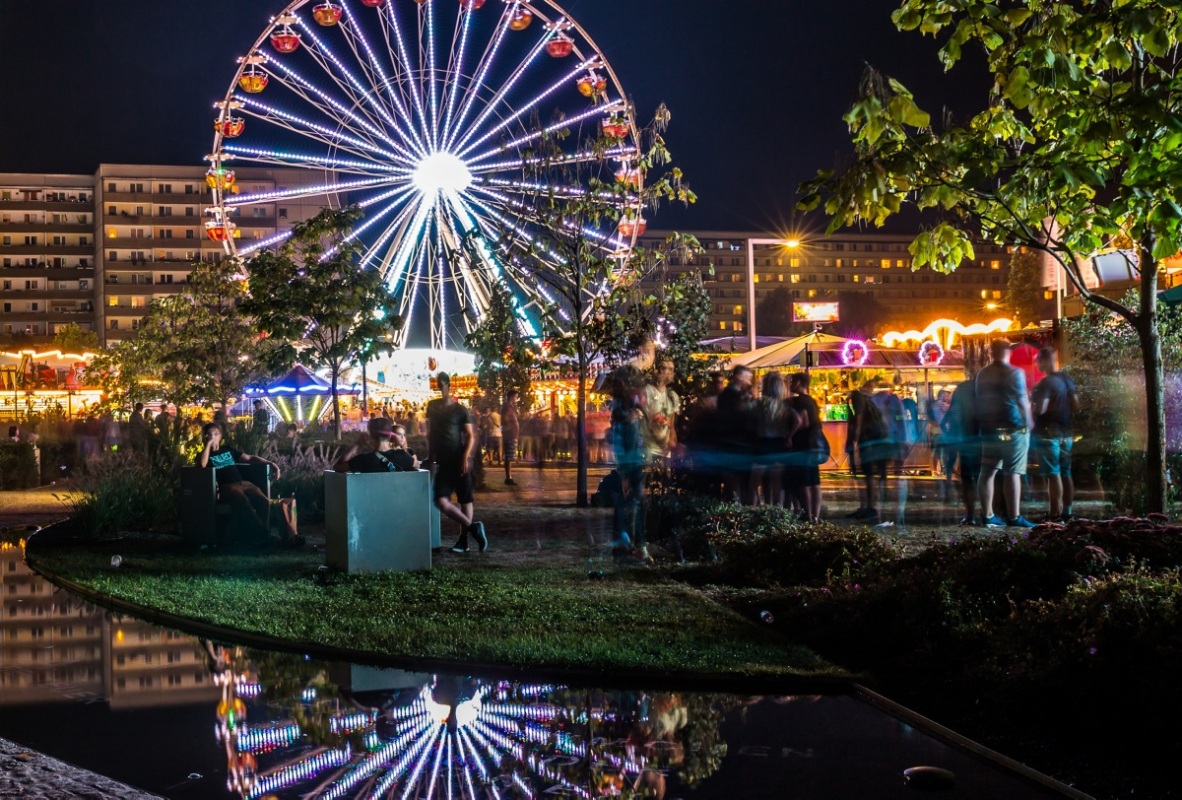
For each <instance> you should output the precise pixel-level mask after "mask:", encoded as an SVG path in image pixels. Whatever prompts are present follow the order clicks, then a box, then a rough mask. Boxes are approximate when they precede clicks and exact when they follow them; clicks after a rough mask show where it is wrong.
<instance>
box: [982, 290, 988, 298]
mask: <svg viewBox="0 0 1182 800" xmlns="http://www.w3.org/2000/svg"><path fill="white" fill-rule="evenodd" d="M988 296H989V290H988V289H982V290H981V299H982V300H984V299H985V298H986V297H988Z"/></svg>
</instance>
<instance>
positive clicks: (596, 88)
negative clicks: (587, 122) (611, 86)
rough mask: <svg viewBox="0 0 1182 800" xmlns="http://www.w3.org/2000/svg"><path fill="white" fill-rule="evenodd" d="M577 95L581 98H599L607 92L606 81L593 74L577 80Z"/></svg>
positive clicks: (590, 73)
mask: <svg viewBox="0 0 1182 800" xmlns="http://www.w3.org/2000/svg"><path fill="white" fill-rule="evenodd" d="M578 86H579V94H581V95H583V97H599V96H600V95H601V94H603V93H604V92H605V91H606V90H607V79H606V78H604V77H603V76H601V75H597V74H595V73H594V72H589V73H587V74H586V75H584V76H583V77H581V78H579V84H578Z"/></svg>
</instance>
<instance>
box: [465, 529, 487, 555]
mask: <svg viewBox="0 0 1182 800" xmlns="http://www.w3.org/2000/svg"><path fill="white" fill-rule="evenodd" d="M468 533H470V534H471V535H472V538H473V539H475V540H476V546H477V547H479V548H480V552H482V553H483V552H484V551H485V550H487V549H488V534H487V533H485V532H484V523H483V522H473V523H472V527H470V528H469V529H468Z"/></svg>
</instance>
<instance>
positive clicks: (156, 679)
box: [0, 542, 1078, 800]
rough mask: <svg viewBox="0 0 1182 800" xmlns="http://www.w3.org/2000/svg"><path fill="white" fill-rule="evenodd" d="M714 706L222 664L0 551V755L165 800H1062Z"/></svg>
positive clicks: (803, 718)
mask: <svg viewBox="0 0 1182 800" xmlns="http://www.w3.org/2000/svg"><path fill="white" fill-rule="evenodd" d="M607 682H609V683H613V684H616V685H618V681H614V680H613V681H607ZM722 688H723V689H724V690H720V691H712V692H691V691H672V690H668V689H663V688H662V687H661V686H660V684H659V682H655V683H653V684H652V685H648V686H643V687H635V688H629V689H619V688H610V689H608V688H594V687H587V686H578V685H566V684H563V683H555V682H549V683H542V682H528V681H520V680H506V679H502V678H499V677H498V676H497V675H496V674H495V673H492V672H490V673H489V674H482V675H451V674H440V673H427V672H423V673H417V672H407V671H398V670H385V669H378V668H374V667H368V666H363V665H356V664H335V663H326V662H321V661H317V660H313V659H309V658H305V657H303V656H300V655H293V654H287V653H277V652H270V651H265V650H257V649H251V648H244V647H236V646H228V645H224V644H218V643H214V642H209V641H203V640H199V639H196V638H193V637H191V636H187V635H185V634H182V633H180V632H177V631H174V630H168V629H165V628H160V627H157V626H154V625H150V624H148V623H144V622H141V621H138V620H135V619H131V618H128V617H123V616H118V615H114V614H111V613H109V612H107V611H104V610H103V609H100V608H96V607H94V606H92V605H89V604H87V603H85V602H82V601H80V600H78V599H77V598H75V597H73V596H71V595H70V594H68V593H66V592H64V591H62V590H60V589H57V588H56V587H54V586H53V585H52V584H50V583H48V582H47V581H45V580H43V579H42V578H40V577H38V576H37V575H35V574H33V573H32V572H31V571H30V570H29V569H28V568H27V567H26V566H25V564H24V563H23V560H22V548H21V543H19V542H10V543H7V544H0V736H2V737H4V738H8V739H11V740H13V741H16V742H19V743H21V744H23V745H25V746H28V747H31V748H34V749H37V750H40V751H42V752H45V753H48V754H49V755H52V756H55V757H57V758H61V759H63V760H65V761H69V762H71V763H74V764H77V765H79V766H82V767H86V768H88V769H91V770H94V771H96V772H99V773H102V774H104V775H108V776H110V777H113V778H115V779H117V780H120V781H123V782H126V783H129V784H132V785H134V786H137V787H140V788H143V789H147V790H149V791H152V792H155V793H158V794H161V795H164V796H168V797H177V798H229V799H231V800H232V798H271V797H273V798H296V797H300V798H303V797H324V798H361V797H400V798H407V797H415V798H534V797H538V798H541V797H571V798H592V797H646V798H669V799H670V800H673V798H687V799H688V798H695V799H696V798H725V799H726V800H736V799H737V798H748V797H750V798H756V797H759V798H764V797H794V798H881V797H891V796H895V795H898V796H908V795H910V794H912V793H913V788H909V787H908V786H907V785H906V781H905V779H904V775H903V773H904V770H906V769H908V768H911V767H916V766H928V767H935V768H939V769H941V770H946V771H947V773H951V776H949V775H948V774H946V773H934V780H936V781H937V782H939V781H940V780H948V779H949V778H950V779H951V781H952V783H951V785H950V788H948V789H946V790H944V791H942V792H940V794H941V795H942V796H949V797H957V798H998V797H1006V798H1026V797H1031V798H1034V797H1056V796H1065V795H1064V794H1062V792H1061V790H1057V789H1056V788H1054V787H1051V786H1047V785H1040V784H1038V783H1037V782H1035V781H1033V780H1031V779H1029V778H1028V777H1026V776H1024V775H1022V774H1019V773H1018V772H1016V771H1013V770H1010V769H1007V768H1006V767H1005V766H1004V765H1002V764H1000V763H998V762H996V761H993V760H991V759H990V758H988V757H987V756H982V755H979V754H973V753H971V752H969V751H968V750H966V749H964V748H960V747H956V746H953V745H950V744H948V743H946V742H945V741H943V740H942V739H940V738H937V736H936V735H933V733H932V732H929V731H927V730H925V729H924V728H923V727H922V726H920V725H918V724H917V723H916V722H915V721H914V720H910V719H909V718H906V716H905V715H900V714H896V713H888V711H887V710H883V709H882V708H881V707H879V706H878V705H876V704H875V703H874V702H873V701H872V700H870V699H867V698H865V697H862V696H860V695H856V694H850V695H834V696H815V695H801V694H782V695H775V696H769V695H762V696H752V695H750V694H744V693H742V691H736V690H741V689H742V687H741V686H736V685H729V686H726V687H722ZM928 777H929V778H933V774H931V773H930V774H929V775H928ZM915 780H919V778H916V779H915ZM1077 796H1078V795H1077Z"/></svg>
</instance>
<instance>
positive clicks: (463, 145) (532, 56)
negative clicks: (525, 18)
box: [453, 35, 579, 156]
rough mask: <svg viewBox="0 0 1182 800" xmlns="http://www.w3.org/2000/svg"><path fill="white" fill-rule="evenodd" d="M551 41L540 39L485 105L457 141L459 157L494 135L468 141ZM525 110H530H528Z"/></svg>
mask: <svg viewBox="0 0 1182 800" xmlns="http://www.w3.org/2000/svg"><path fill="white" fill-rule="evenodd" d="M549 39H550V35H547V36H543V37H542V38H540V39H539V40H538V41H537V42H536V43H535V44H534V46H533V47H532V48H531V49H530V51H529V53H528V54H527V55H526V56H525V58H523V59H522V60H521V63H519V64H518V65H517V68H516V69H514V70H513V73H512V74H511V75H510V76H509V78H508V79H507V80H506V81H505V82H504V83H503V84H502V85H501V87H500V88H499V89H497V91H496V92H495V93H494V94H493V96H492V98H491V99H490V100H489V101H488V102H487V103H485V106H484V110H483V111H481V112H480V113H479V114H478V115H477V116H476V119H475V120H473V121H472V124H471V125H469V126H468V127H467V129H466V133H464V134H463V135H462V136H461V137H459V139H457V141H456V144H455V146H454V148H453V149H454V150H456V151H457V155H460V156H463V155H464V154H465V153H467V152H468V151H469V150H471V149H472V148H473V147H475V146H476V145H477V144H479V143H480V142H483V141H485V140H487V139H488V137H489V136H491V135H493V134H492V132H489V133H488V134H485V135H484V136H482V137H481V138H480V139H478V140H477V142H476V143H475V144H472V145H469V144H468V141H469V140H470V139H471V138H472V136H473V135H474V134H475V133H476V132H477V131H479V130H480V129H481V126H482V125H484V123H485V122H487V121H488V118H489V117H491V116H492V115H493V114H494V113H496V111H497V108H498V106H499V105H500V104H501V102H502V101H504V99H505V97H506V95H508V94H509V92H510V91H512V89H513V87H514V86H515V85H516V84H517V81H519V80H521V76H522V75H524V74H525V73H526V71H527V70H528V69H529V68H530V66H531V65H532V64H533V63H534V61H535V60H536V59H537V57H538V55H539V54H540V53H541V52H542V50H543V48H545V46H546V42H547V41H549ZM578 72H579V70H578V68H576V69H574V70H572V71H571V72H570V73H569V76H567V77H565V78H563V81H566V80H569V79H570V78H573V77H574V76H575V75H577V74H578ZM563 81H559V82H556V83H555V84H554V85H553V86H551V87H550V88H548V89H547V90H546V91H545V92H544V93H543V96H546V95H550V94H552V93H553V92H554V91H556V90H557V89H558V87H559V86H561V85H562V82H563ZM540 100H541V99H540V98H539V99H538V100H537V101H536V102H535V103H534V104H533V105H536V104H537V102H540ZM531 107H532V106H531ZM525 110H528V108H527V109H525ZM521 113H524V111H522V112H520V113H517V114H515V115H514V119H517V118H520V116H521ZM506 124H508V123H507V122H505V121H502V122H501V124H499V125H498V126H496V127H495V128H494V129H493V130H494V131H495V130H500V129H503V128H504V126H505V125H506Z"/></svg>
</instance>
